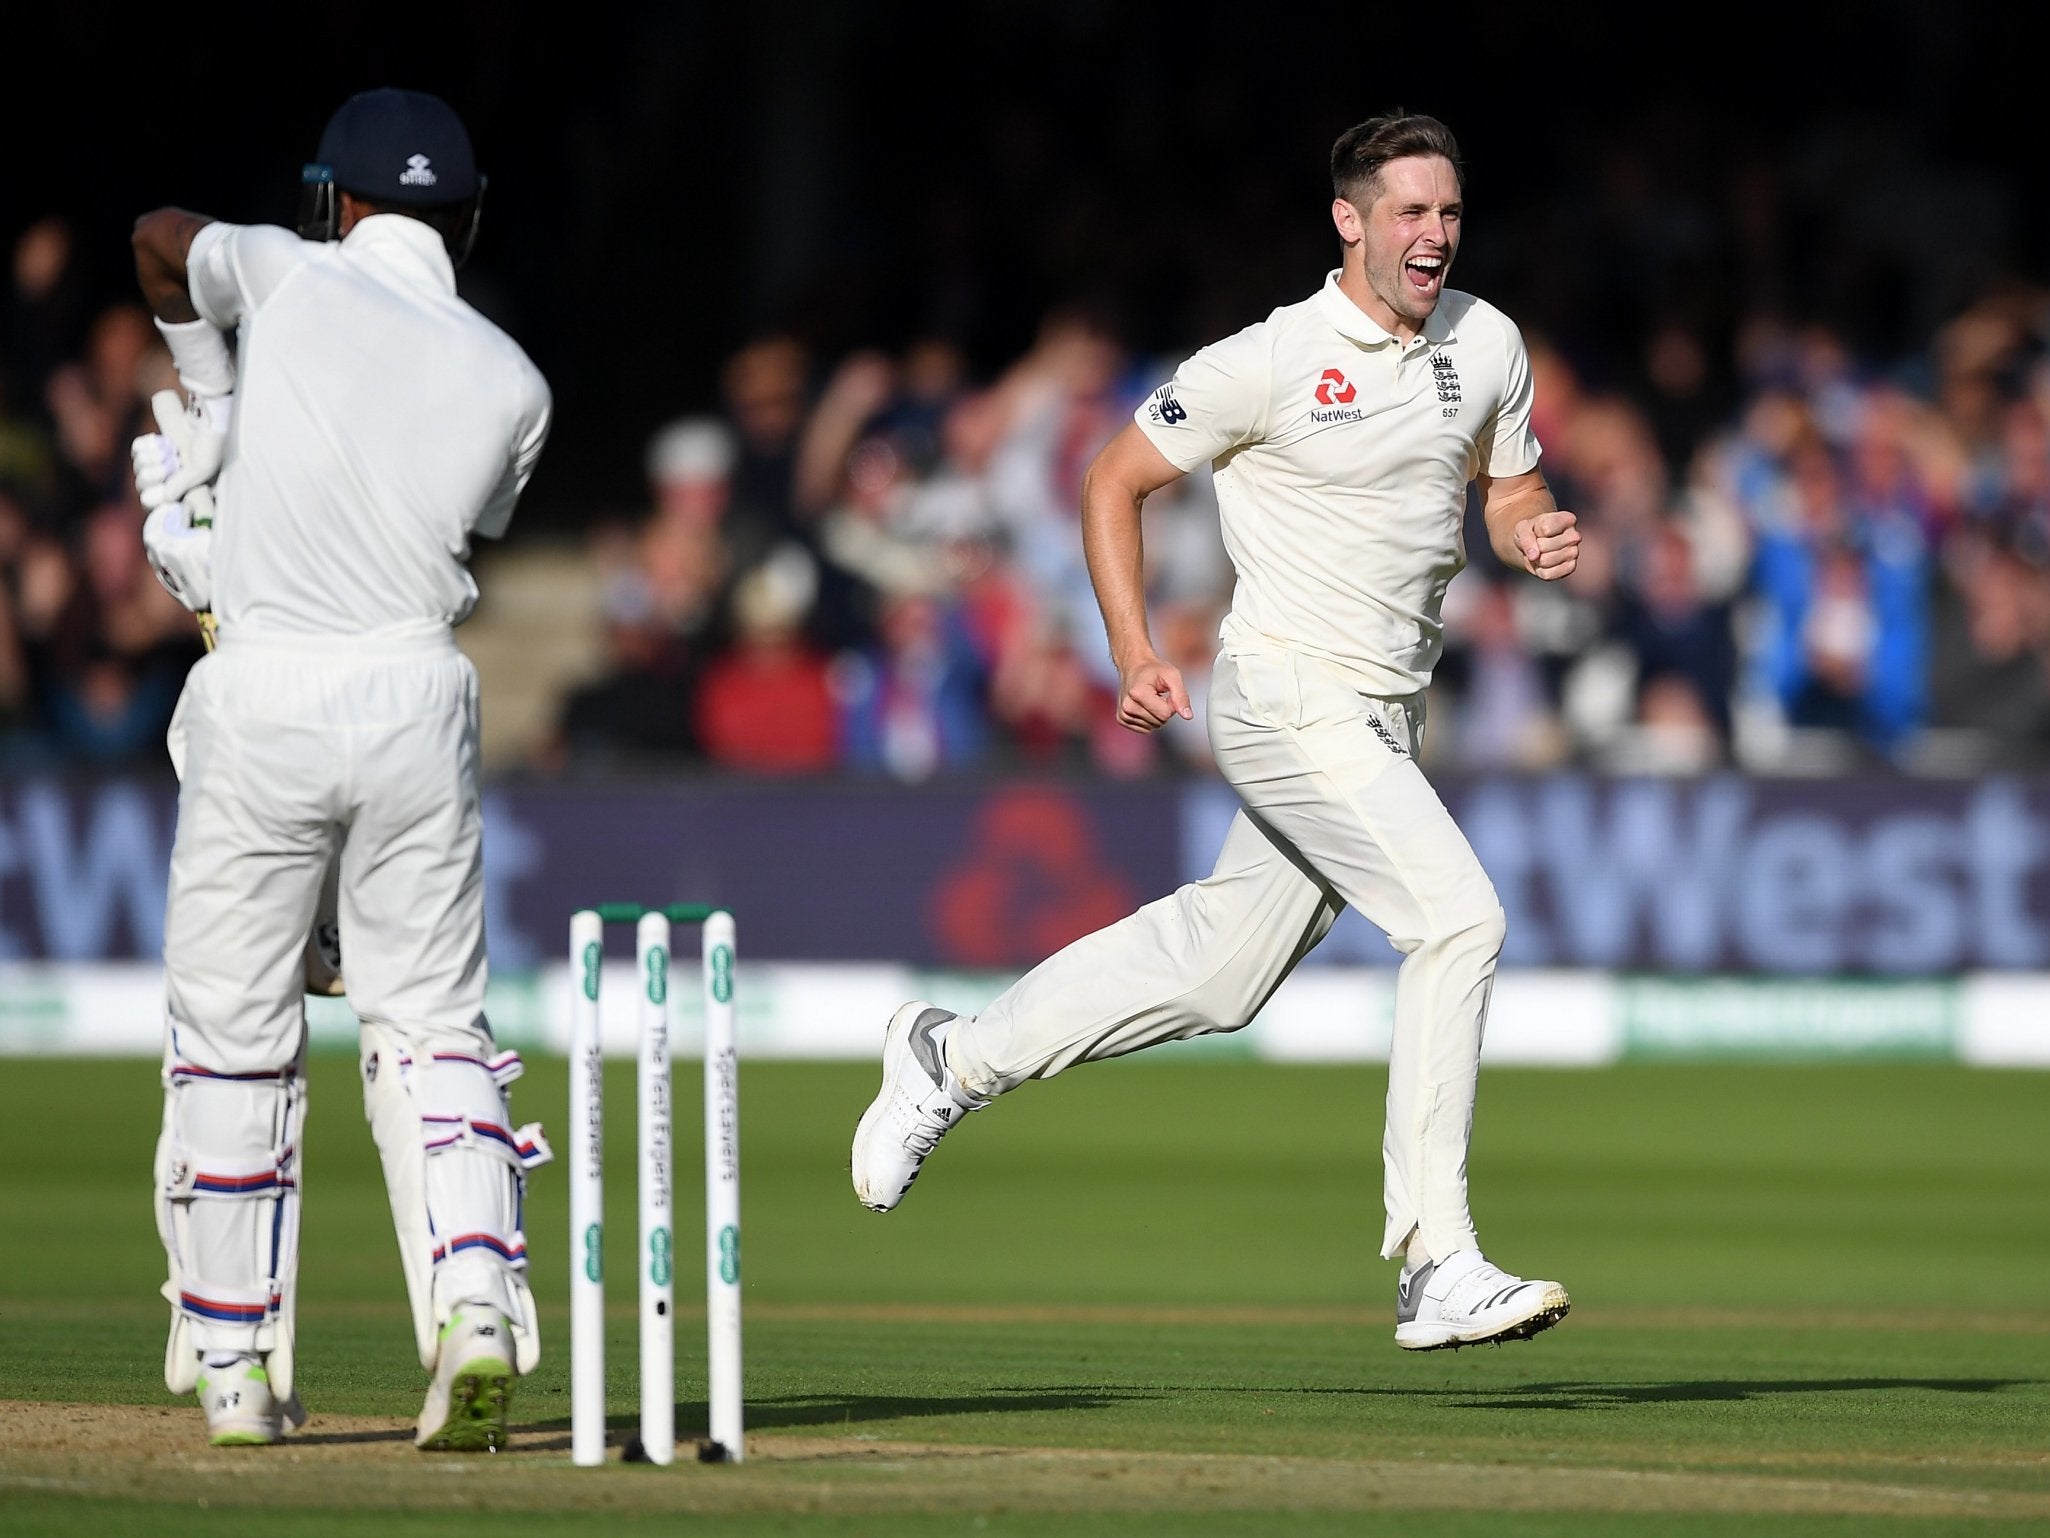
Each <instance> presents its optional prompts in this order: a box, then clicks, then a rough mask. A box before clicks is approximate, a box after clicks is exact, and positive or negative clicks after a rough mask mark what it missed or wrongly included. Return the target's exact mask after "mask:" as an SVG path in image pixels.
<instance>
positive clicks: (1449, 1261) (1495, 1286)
mask: <svg viewBox="0 0 2050 1538" xmlns="http://www.w3.org/2000/svg"><path fill="white" fill-rule="evenodd" d="M1572 1306H1573V1305H1572V1303H1571V1302H1570V1300H1568V1298H1567V1296H1566V1289H1565V1288H1564V1287H1561V1286H1560V1285H1559V1284H1558V1283H1557V1282H1527V1281H1525V1280H1524V1279H1523V1278H1522V1277H1520V1276H1511V1275H1510V1274H1509V1273H1508V1272H1507V1271H1504V1270H1503V1269H1502V1268H1501V1267H1500V1266H1498V1265H1495V1264H1494V1263H1493V1262H1492V1261H1490V1260H1489V1259H1488V1258H1487V1257H1486V1256H1485V1255H1483V1254H1481V1252H1480V1251H1479V1250H1460V1251H1458V1252H1457V1253H1456V1254H1452V1255H1448V1256H1446V1257H1445V1259H1443V1260H1441V1261H1438V1262H1437V1263H1435V1264H1433V1265H1425V1266H1419V1267H1417V1268H1416V1269H1415V1270H1411V1269H1410V1268H1409V1267H1407V1266H1405V1267H1403V1270H1402V1277H1401V1280H1399V1281H1398V1282H1397V1283H1396V1287H1395V1344H1396V1345H1398V1346H1400V1347H1402V1349H1403V1350H1405V1351H1439V1350H1443V1349H1445V1348H1446V1347H1451V1348H1454V1349H1456V1348H1458V1347H1460V1346H1476V1345H1480V1344H1482V1343H1484V1342H1486V1343H1493V1344H1496V1345H1500V1344H1501V1343H1502V1342H1503V1341H1505V1340H1529V1339H1530V1338H1531V1336H1533V1335H1535V1334H1537V1333H1538V1331H1540V1330H1549V1329H1550V1328H1551V1327H1552V1326H1553V1325H1555V1324H1557V1323H1558V1322H1559V1321H1560V1320H1561V1319H1564V1318H1565V1317H1566V1313H1567V1310H1568V1309H1570V1308H1571V1307H1572Z"/></svg>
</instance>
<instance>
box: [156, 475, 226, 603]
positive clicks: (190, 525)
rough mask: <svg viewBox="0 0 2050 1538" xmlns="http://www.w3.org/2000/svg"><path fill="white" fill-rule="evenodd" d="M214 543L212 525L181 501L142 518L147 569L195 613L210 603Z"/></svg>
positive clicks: (211, 600) (164, 506) (166, 590)
mask: <svg viewBox="0 0 2050 1538" xmlns="http://www.w3.org/2000/svg"><path fill="white" fill-rule="evenodd" d="M138 441H139V440H138ZM210 522H211V520H209V523H210ZM213 546H214V531H213V529H212V528H211V527H210V526H209V524H207V523H198V522H196V521H195V520H194V518H193V516H192V509H191V508H190V507H188V506H187V505H186V504H185V503H183V502H165V503H162V504H160V505H159V506H157V507H155V508H153V509H152V510H151V512H150V515H149V516H148V517H147V518H145V519H143V521H142V548H143V553H144V554H146V555H147V556H148V557H149V564H150V570H152V571H154V572H155V573H156V574H157V581H159V582H161V583H163V584H164V591H165V592H167V593H169V594H170V595H171V596H172V597H173V598H175V599H177V600H178V602H180V603H182V604H183V605H185V607H186V608H188V609H190V610H191V611H192V612H193V613H194V614H200V613H203V612H205V611H206V610H208V609H211V608H212V607H213V596H214V595H213Z"/></svg>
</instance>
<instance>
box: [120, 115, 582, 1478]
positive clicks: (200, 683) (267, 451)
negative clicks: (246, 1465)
mask: <svg viewBox="0 0 2050 1538" xmlns="http://www.w3.org/2000/svg"><path fill="white" fill-rule="evenodd" d="M483 192H484V178H483V177H482V176H481V175H479V174H478V172H477V168H476V163H475V158H474V155H473V152H472V148H471V143H470V138H469V135H468V133H467V131H466V130H465V128H464V126H463V124H462V122H461V120H460V119H459V118H458V117H457V116H456V114H455V113H454V111H452V110H451V109H450V108H449V107H448V105H447V104H446V103H444V102H442V101H440V100H439V99H437V98H435V97H432V96H428V95H424V94H421V93H419V92H412V91H399V90H377V91H370V92H366V93H364V94H362V95H359V96H355V97H352V98H350V99H349V100H348V101H347V102H346V103H344V104H343V105H342V107H341V108H340V109H339V110H338V111H337V112H336V113H335V114H334V116H333V117H332V118H331V119H330V120H329V122H328V125H327V128H326V131H325V133H324V134H323V135H322V137H321V141H320V149H319V158H318V160H317V161H316V162H314V163H312V164H310V165H308V166H307V167H306V170H305V172H304V178H303V187H302V219H301V223H300V228H299V230H298V232H297V233H294V232H293V231H290V230H285V229H280V228H277V227H273V226H267V225H247V226H237V225H231V224H225V223H219V222H216V221H214V220H211V219H207V218H204V217H202V216H199V215H196V214H191V213H187V212H185V211H183V210H181V209H175V208H165V209H159V210H157V211H156V212H154V213H150V214H146V215H144V216H143V217H142V218H141V219H140V220H138V221H137V223H136V227H135V236H134V247H135V262H136V273H137V277H138V279H139V280H140V282H141V285H142V290H143V294H144V296H145V298H146V299H147V300H148V302H149V304H150V307H151V308H152V309H153V310H154V311H155V313H156V316H157V324H158V326H159V328H160V329H161V330H162V332H163V334H164V337H165V339H166V341H167V342H168V344H169V346H170V348H171V353H172V357H173V359H174V361H175V362H176V364H177V368H178V375H179V381H180V383H181V385H182V386H183V388H184V390H185V393H186V395H187V397H188V402H187V404H186V406H185V409H184V410H183V411H178V410H176V409H171V408H174V407H175V406H176V404H177V403H175V402H160V403H159V421H160V424H161V425H162V426H163V428H164V431H163V432H161V433H159V434H152V435H149V436H148V437H146V438H143V439H140V440H138V441H137V443H136V445H135V462H136V472H137V482H138V485H139V487H140V488H141V490H142V493H143V498H144V501H145V503H146V504H147V505H149V506H150V508H151V512H150V516H149V520H148V523H147V524H146V528H145V542H146V544H147V546H148V548H149V551H150V557H151V561H152V563H153V564H154V565H155V566H156V568H157V571H158V574H159V576H160V577H162V578H163V580H164V582H165V585H166V586H167V587H169V588H170V589H171V590H172V592H173V593H174V594H177V595H178V596H179V597H180V598H181V599H182V600H183V601H184V602H185V603H186V604H187V605H188V606H189V607H191V608H193V609H194V610H195V611H196V612H200V613H201V614H202V616H203V622H205V621H204V616H206V615H208V614H210V615H211V620H210V624H211V627H212V630H213V632H214V645H213V648H212V649H211V650H210V651H209V652H208V654H207V655H206V656H205V657H204V658H203V659H202V660H201V661H200V662H199V663H198V664H197V665H195V666H194V668H193V669H192V672H191V674H190V676H189V677H188V679H187V680H186V684H185V690H184V693H183V695H182V696H181V698H180V700H179V703H178V710H177V715H176V717H175V718H174V720H173V723H172V728H171V751H172V757H173V761H174V763H175V764H176V766H177V768H178V771H179V777H180V786H179V794H178V827H177V836H176V840H175V842H174V844H173V848H172V854H171V875H170V891H169V897H168V902H167V907H166V913H165V927H164V971H165V993H164V1004H165V1023H166V1032H165V1055H164V1071H163V1079H164V1118H163V1130H162V1134H161V1137H160V1139H159V1143H158V1148H157V1157H156V1168H155V1179H156V1193H157V1225H158V1231H159V1233H160V1234H161V1236H162V1238H163V1241H164V1248H165V1252H166V1255H167V1257H168V1260H169V1270H170V1279H169V1281H168V1283H167V1284H166V1286H165V1289H164V1290H165V1295H166V1296H167V1297H168V1298H169V1299H170V1302H171V1332H170V1344H169V1346H168V1348H167V1351H166V1355H165V1363H164V1376H165V1381H166V1383H167V1384H168V1385H169V1387H170V1388H171V1390H172V1391H173V1392H174V1393H189V1392H193V1391H195V1390H196V1391H197V1392H198V1395H199V1400H200V1405H201V1408H202V1409H203V1411H204V1412H205V1416H206V1426H207V1432H208V1435H209V1438H210V1440H211V1441H212V1442H213V1443H214V1444H215V1445H221V1446H228V1445H238V1444H264V1443H272V1442H277V1441H279V1440H281V1439H282V1437H283V1436H284V1434H285V1432H286V1430H287V1428H288V1427H291V1426H296V1425H299V1424H302V1423H303V1422H304V1420H305V1412H304V1410H303V1409H302V1408H301V1404H300V1399H299V1396H298V1394H297V1392H296V1387H297V1386H296V1383H295V1377H296V1374H295V1372H294V1366H293V1361H294V1342H295V1337H296V1329H297V1320H296V1317H295V1294H296V1291H297V1281H298V1231H299V1200H300V1185H301V1159H300V1133H301V1129H302V1127H303V1125H304V1122H305V1117H306V1079H305V1057H306V1012H305V999H304V995H305V993H306V991H308V990H309V989H311V990H314V991H333V990H334V989H336V988H337V987H338V986H339V984H338V983H337V982H336V980H335V978H334V976H333V972H332V970H331V968H332V965H333V964H334V962H335V959H336V947H337V943H338V942H339V944H340V945H341V946H343V947H344V948H345V949H346V953H347V956H348V966H347V982H346V988H347V993H348V997H349V1002H350V1005H351V1007H352V1008H353V1009H354V1011H355V1013H356V1014H357V1016H358V1017H359V1018H360V1020H361V1021H362V1041H361V1063H362V1075H363V1098H364V1108H365V1112H366V1114H367V1116H368V1119H369V1121H370V1126H371V1131H372V1135H373V1137H374V1138H375V1140H376V1143H377V1147H378V1152H379V1155H380V1157H381V1159H382V1161H383V1166H384V1172H385V1178H386V1182H387V1184H388V1186H389V1188H390V1196H391V1207H392V1216H393V1219H394V1222H395V1225H396V1228H397V1232H398V1241H399V1250H400V1257H401V1262H402V1269H403V1272H404V1275H405V1279H406V1285H407V1290H408V1294H409V1298H410V1302H411V1304H412V1311H413V1320H414V1327H415V1335H416V1338H417V1344H418V1346H419V1351H420V1360H421V1364H422V1366H423V1367H424V1368H426V1369H427V1370H428V1372H429V1373H430V1374H431V1378H430V1382H429V1387H428V1390H427V1398H426V1404H425V1406H424V1408H423V1409H422V1411H421V1414H420V1419H419V1428H418V1436H417V1442H418V1445H419V1446H421V1447H422V1448H430V1449H446V1450H456V1451H465V1450H493V1449H496V1448H497V1447H499V1446H501V1445H503V1443H504V1440H505V1434H506V1411H507V1403H508V1399H509V1397H510V1395H511V1393H512V1390H513V1387H514V1385H515V1384H516V1382H517V1380H518V1377H519V1376H520V1375H521V1374H523V1373H526V1372H530V1371H531V1370H532V1369H533V1367H534V1365H535V1363H536V1362H537V1360H538V1357H539V1349H540V1338H539V1334H538V1331H537V1329H536V1321H535V1311H534V1304H533V1298H532V1295H531V1294H530V1292H529V1291H528V1287H527V1281H526V1242H525V1238H524V1236H523V1235H522V1233H521V1207H522V1202H523V1199H524V1195H525V1186H526V1174H527V1171H528V1170H529V1169H531V1168H532V1167H533V1166H535V1165H536V1164H539V1163H541V1162H543V1161H544V1160H545V1159H546V1158H547V1157H548V1149H547V1145H546V1143H545V1141H544V1140H543V1139H542V1137H541V1133H540V1129H539V1128H538V1127H532V1126H530V1127H522V1128H518V1129H517V1130H515V1129H514V1127H513V1123H512V1118H511V1116H510V1114H509V1103H508V1097H507V1086H508V1085H509V1084H510V1083H511V1082H512V1080H513V1079H514V1078H515V1077H517V1076H518V1074H519V1071H520V1062H519V1058H518V1056H517V1055H516V1054H514V1053H511V1052H501V1051H499V1050H498V1048H497V1045H496V1043H495V1042H494V1040H493V1038H492V1033H491V1028H490V1025H489V1023H488V1022H487V1020H486V1018H485V1013H484V989H485V980H486V962H485V950H484V887H483V865H482V831H483V826H482V825H483V819H482V812H481V808H480V805H479V797H478V783H477V781H478V688H477V676H476V673H475V671H474V670H473V669H472V667H471V665H470V663H469V661H468V659H467V658H465V657H464V656H463V655H462V653H460V652H459V651H458V650H457V649H456V646H455V642H454V638H453V634H452V631H453V628H454V627H455V626H456V625H458V624H460V623H461V622H462V621H463V619H464V618H466V617H467V616H468V614H469V613H470V611H471V609H472V607H473V606H474V605H475V603H476V601H477V587H476V584H475V582H474V580H473V579H472V577H471V575H470V573H469V570H468V568H467V561H468V558H469V554H470V544H471V540H472V539H473V538H475V537H478V536H482V537H487V538H495V537H497V536H498V535H500V534H502V533H503V532H504V530H505V528H506V525H507V522H508V520H509V519H510V518H511V516H512V511H513V506H514V503H515V502H516V500H517V499H518V497H519V494H520V492H521V490H522V489H523V488H524V487H525V485H526V483H527V479H528V477H529V476H530V475H531V474H532V472H533V469H534V465H535V462H536V461H537V460H538V458H539V457H540V453H541V448H542V444H543V443H544V441H545V440H546V438H547V434H548V426H549V420H550V411H551V402H550V397H549V392H548V387H547V384H546V383H545V381H544V380H543V379H542V377H541V374H540V372H539V371H538V370H537V369H536V368H535V367H534V365H533V364H532V363H531V362H530V361H529V360H528V359H527V357H526V355H525V354H524V353H523V352H522V351H521V350H520V348H519V347H518V346H517V345H516V344H515V343H514V342H513V341H512V340H511V339H510V338H509V337H507V336H506V335H505V334H504V333H503V332H502V331H500V330H499V329H498V328H497V327H496V326H494V325H492V324H491V323H490V322H489V321H487V320H485V319H484V318H483V316H481V315H479V314H478V313H477V312H476V311H475V310H474V309H472V308H471V307H470V306H469V305H468V304H467V303H465V302H464V301H463V300H462V299H461V298H460V297H458V295H457V293H456V283H455V270H456V268H457V267H458V266H459V265H460V264H461V263H462V261H463V259H464V258H465V257H466V256H467V255H468V253H469V250H470V247H471V244H472V242H473V241H474V239H475V236H476V231H477V216H478V210H479V206H480V202H481V198H482V195H483ZM231 339H232V350H231ZM323 888H325V889H326V890H325V895H324V892H323ZM329 916H331V917H329ZM309 935H312V936H313V941H312V942H309V938H308V937H309ZM323 958H324V960H325V962H326V963H327V966H323V965H322V964H321V963H322V960H323Z"/></svg>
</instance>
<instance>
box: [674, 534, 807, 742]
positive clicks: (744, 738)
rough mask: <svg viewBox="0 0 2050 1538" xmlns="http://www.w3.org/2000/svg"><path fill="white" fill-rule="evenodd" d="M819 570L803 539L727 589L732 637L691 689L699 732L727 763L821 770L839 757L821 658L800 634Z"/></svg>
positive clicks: (785, 548) (802, 632) (775, 553)
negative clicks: (695, 688) (730, 595)
mask: <svg viewBox="0 0 2050 1538" xmlns="http://www.w3.org/2000/svg"><path fill="white" fill-rule="evenodd" d="M817 588H818V572H817V568H816V567H815V566H814V565H813V562H812V559H811V557H810V556H809V555H808V554H806V552H805V551H804V550H803V548H802V547H800V546H797V545H794V544H790V545H783V546H780V547H779V548H778V549H777V550H776V551H775V552H774V553H773V554H771V555H770V556H769V558H768V559H767V560H765V561H763V562H762V563H761V564H760V565H759V566H756V567H754V568H753V569H752V570H750V571H749V572H748V573H747V574H746V575H745V576H743V577H742V578H741V579H740V582H739V584H738V585H737V586H736V587H735V589H734V593H733V621H734V630H735V639H734V642H733V644H732V646H731V647H729V648H728V649H727V650H726V651H724V652H722V653H721V654H720V655H719V656H718V657H717V658H716V659H715V660H714V661H713V662H712V664H711V665H710V666H709V667H708V668H707V669H706V670H705V676H704V681H703V683H702V684H701V685H700V686H699V689H698V707H697V714H698V740H699V742H700V743H701V744H702V745H703V747H704V750H705V755H706V756H707V757H708V758H709V759H711V761H712V762H713V763H715V764H718V765H720V766H721V767H723V768H727V769H738V770H744V771H752V772H756V773H762V774H805V773H823V772H825V771H827V770H830V769H833V768H834V767H835V766H836V765H837V764H838V763H839V758H840V734H839V726H838V706H837V704H836V702H835V700H834V696H833V687H832V679H831V675H830V668H829V664H828V662H827V659H826V657H825V656H824V655H823V654H822V653H821V652H820V651H819V650H818V649H817V648H816V647H814V646H813V645H812V644H811V643H810V642H809V641H807V640H806V639H805V636H804V622H805V615H806V613H807V612H808V611H809V609H810V608H811V604H812V599H813V597H814V595H815V594H816V592H817Z"/></svg>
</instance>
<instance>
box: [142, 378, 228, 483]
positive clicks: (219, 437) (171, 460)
mask: <svg viewBox="0 0 2050 1538" xmlns="http://www.w3.org/2000/svg"><path fill="white" fill-rule="evenodd" d="M233 401H234V397H233V396H229V395H195V396H193V397H192V403H191V404H190V405H189V406H188V405H186V404H185V403H184V402H182V401H180V400H179V398H178V392H177V391H175V390H159V391H157V393H156V394H155V395H153V396H152V397H151V398H150V405H151V406H152V407H153V408H154V410H155V412H156V418H157V426H158V427H159V428H161V429H162V431H161V432H154V433H144V434H143V435H142V436H141V437H140V438H137V439H136V440H135V441H134V442H133V443H131V444H129V446H128V457H129V460H130V462H131V463H132V464H133V465H134V466H135V490H136V494H137V495H138V496H139V497H141V499H142V505H143V506H144V507H147V508H157V507H162V506H164V505H165V504H166V503H169V502H178V501H182V500H184V499H185V497H186V494H187V493H188V492H191V491H192V490H193V489H194V488H196V487H200V486H205V485H209V484H210V483H211V482H212V481H213V479H214V477H216V476H218V475H219V474H220V473H221V462H222V461H223V460H224V459H225V458H226V457H227V452H228V418H229V416H230V414H231V412H232V409H233Z"/></svg>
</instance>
